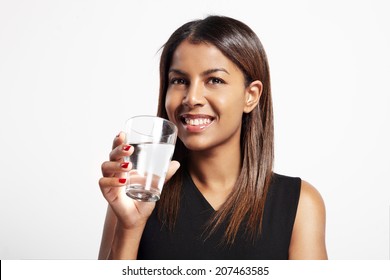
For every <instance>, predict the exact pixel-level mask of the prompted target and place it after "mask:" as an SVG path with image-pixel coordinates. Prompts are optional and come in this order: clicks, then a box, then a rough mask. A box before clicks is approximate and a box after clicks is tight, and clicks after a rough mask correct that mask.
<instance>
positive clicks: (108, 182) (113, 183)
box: [99, 177, 127, 191]
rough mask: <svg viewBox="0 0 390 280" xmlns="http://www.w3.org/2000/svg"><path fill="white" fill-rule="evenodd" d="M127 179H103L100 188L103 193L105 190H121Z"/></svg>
mask: <svg viewBox="0 0 390 280" xmlns="http://www.w3.org/2000/svg"><path fill="white" fill-rule="evenodd" d="M126 182H127V179H126V178H124V177H123V178H116V177H102V178H100V180H99V186H100V188H101V189H102V191H103V190H104V189H105V188H119V187H123V186H125V185H126Z"/></svg>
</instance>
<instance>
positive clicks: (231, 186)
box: [99, 16, 327, 259]
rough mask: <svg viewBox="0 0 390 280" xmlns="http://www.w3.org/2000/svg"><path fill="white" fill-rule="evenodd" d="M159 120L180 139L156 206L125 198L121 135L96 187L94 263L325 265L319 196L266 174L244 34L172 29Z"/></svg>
mask: <svg viewBox="0 0 390 280" xmlns="http://www.w3.org/2000/svg"><path fill="white" fill-rule="evenodd" d="M158 115H159V116H161V117H163V118H167V119H169V120H170V121H172V122H174V123H175V124H176V125H177V127H178V137H179V139H178V142H177V144H176V149H175V154H174V156H173V161H172V163H171V165H170V170H169V172H168V175H167V182H166V184H165V186H164V190H163V193H162V196H161V200H160V201H159V202H157V206H156V205H155V204H156V203H150V202H138V201H134V200H131V199H130V198H129V197H127V196H126V194H125V193H124V191H123V188H124V185H125V178H119V177H120V174H122V173H123V172H126V171H129V170H130V169H131V166H130V164H128V163H127V162H124V161H123V158H124V157H125V156H129V155H131V153H132V152H133V147H130V146H128V145H125V144H124V134H123V133H120V134H119V135H118V136H117V137H116V138H115V140H114V144H113V150H112V151H111V153H110V161H108V162H105V163H103V165H102V173H103V178H101V179H100V181H99V184H100V188H101V190H102V192H103V195H104V197H105V198H106V200H107V201H108V203H109V206H108V210H107V216H106V222H105V226H104V231H103V237H102V243H101V248H100V254H99V258H103V259H104V258H112V259H137V258H138V259H326V258H327V253H326V247H325V207H324V203H323V201H322V198H321V196H320V194H319V193H318V192H317V191H316V190H315V188H314V187H313V186H311V185H310V184H309V183H307V182H305V181H303V180H301V179H299V178H292V177H287V176H282V175H278V174H276V173H273V171H272V166H273V113H272V101H271V89H270V77H269V68H268V62H267V58H266V54H265V52H264V49H263V47H262V45H261V43H260V41H259V39H258V38H257V36H256V35H255V33H254V32H253V31H252V30H251V29H250V28H249V27H248V26H246V25H245V24H243V23H242V22H239V21H237V20H235V19H232V18H228V17H219V16H209V17H207V18H206V19H204V20H198V21H192V22H189V23H186V24H184V25H183V26H181V27H180V28H179V29H177V30H176V31H175V32H174V33H173V34H172V35H171V37H170V38H169V40H168V41H167V43H166V44H165V45H164V49H163V52H162V55H161V61H160V97H159V105H158ZM179 162H180V164H179ZM180 165H181V167H180V168H179V166H180Z"/></svg>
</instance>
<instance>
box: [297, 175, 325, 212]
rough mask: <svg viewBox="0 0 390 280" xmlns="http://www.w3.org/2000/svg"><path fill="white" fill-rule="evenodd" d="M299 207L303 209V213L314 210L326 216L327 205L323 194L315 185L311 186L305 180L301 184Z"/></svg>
mask: <svg viewBox="0 0 390 280" xmlns="http://www.w3.org/2000/svg"><path fill="white" fill-rule="evenodd" d="M298 207H300V208H301V209H300V210H301V211H302V210H303V211H304V210H311V211H313V210H314V211H319V212H324V214H325V203H324V200H323V199H322V196H321V194H320V193H319V191H318V190H317V189H316V188H315V187H314V186H313V185H311V184H310V183H308V182H306V181H304V180H302V182H301V194H300V198H299V206H298ZM301 214H302V213H301ZM303 214H304V213H303ZM318 214H320V213H318Z"/></svg>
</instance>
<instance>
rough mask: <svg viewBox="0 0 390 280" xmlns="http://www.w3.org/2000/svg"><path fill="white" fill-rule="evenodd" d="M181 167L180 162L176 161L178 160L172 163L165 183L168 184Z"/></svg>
mask: <svg viewBox="0 0 390 280" xmlns="http://www.w3.org/2000/svg"><path fill="white" fill-rule="evenodd" d="M179 167H180V163H179V162H178V161H176V160H172V161H171V163H170V164H169V168H168V172H167V176H166V177H165V182H167V181H168V180H169V179H171V177H172V176H173V174H175V173H176V171H177V170H178V169H179Z"/></svg>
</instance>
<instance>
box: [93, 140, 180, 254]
mask: <svg viewBox="0 0 390 280" xmlns="http://www.w3.org/2000/svg"><path fill="white" fill-rule="evenodd" d="M133 151H134V149H133V147H128V146H126V145H125V144H124V134H123V133H120V134H119V135H118V136H117V137H115V140H114V144H113V150H112V151H111V153H110V161H106V162H104V163H103V164H102V173H103V177H102V178H100V180H99V186H100V189H101V191H102V194H103V196H104V198H105V199H106V200H107V202H108V203H109V206H108V208H107V214H106V219H105V223H104V229H103V236H102V240H101V244H100V251H99V259H107V258H109V259H136V258H137V254H138V247H139V243H140V241H141V237H142V233H143V231H144V228H145V225H146V222H147V220H148V218H149V216H150V214H151V213H152V211H153V209H154V207H155V203H153V202H140V201H135V200H133V199H131V198H130V197H128V196H127V195H126V194H125V191H124V188H125V183H124V182H123V181H122V180H120V178H121V177H122V176H123V173H126V172H129V171H130V170H131V165H130V164H129V165H126V166H122V163H123V159H124V157H125V156H130V155H131V154H132V153H133ZM179 167H180V164H179V162H177V161H172V162H171V163H170V166H169V169H168V172H167V176H166V180H169V179H170V178H171V177H172V175H173V174H174V173H175V172H176V170H177V169H178V168H179Z"/></svg>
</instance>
